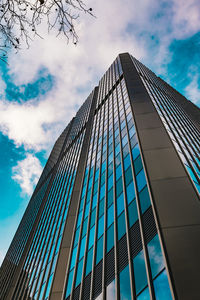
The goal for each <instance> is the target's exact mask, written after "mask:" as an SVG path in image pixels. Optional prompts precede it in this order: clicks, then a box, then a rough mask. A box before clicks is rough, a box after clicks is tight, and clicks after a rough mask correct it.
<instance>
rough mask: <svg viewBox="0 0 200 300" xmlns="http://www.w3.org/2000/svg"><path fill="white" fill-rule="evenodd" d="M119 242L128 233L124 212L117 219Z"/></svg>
mask: <svg viewBox="0 0 200 300" xmlns="http://www.w3.org/2000/svg"><path fill="white" fill-rule="evenodd" d="M117 229H118V240H120V239H121V237H122V236H123V235H124V234H125V233H126V224H125V215H124V212H123V213H122V214H121V215H120V216H119V217H118V218H117Z"/></svg>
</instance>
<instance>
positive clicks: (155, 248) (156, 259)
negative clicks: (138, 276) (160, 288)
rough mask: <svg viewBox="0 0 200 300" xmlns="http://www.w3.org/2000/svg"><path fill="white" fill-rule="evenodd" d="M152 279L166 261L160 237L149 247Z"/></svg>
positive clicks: (151, 242)
mask: <svg viewBox="0 0 200 300" xmlns="http://www.w3.org/2000/svg"><path fill="white" fill-rule="evenodd" d="M147 247H148V253H149V260H150V265H151V272H152V277H153V278H154V277H155V276H156V275H157V274H158V273H159V272H160V271H161V270H162V269H163V268H164V261H163V255H162V251H161V247H160V241H159V237H158V235H156V236H155V237H154V238H153V239H152V240H151V241H150V242H149V243H148V245H147Z"/></svg>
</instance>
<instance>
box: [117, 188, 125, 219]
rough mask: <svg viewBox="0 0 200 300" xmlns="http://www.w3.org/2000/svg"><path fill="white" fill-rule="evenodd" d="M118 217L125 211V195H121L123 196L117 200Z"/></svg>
mask: <svg viewBox="0 0 200 300" xmlns="http://www.w3.org/2000/svg"><path fill="white" fill-rule="evenodd" d="M116 202H117V215H118V216H119V215H120V214H121V212H122V211H123V210H124V194H123V193H121V195H120V196H119V197H118V198H117V201H116Z"/></svg>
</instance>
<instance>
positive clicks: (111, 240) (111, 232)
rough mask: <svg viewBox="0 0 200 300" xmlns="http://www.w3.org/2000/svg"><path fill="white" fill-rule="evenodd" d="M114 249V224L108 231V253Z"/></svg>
mask: <svg viewBox="0 0 200 300" xmlns="http://www.w3.org/2000/svg"><path fill="white" fill-rule="evenodd" d="M112 247H114V224H112V225H111V226H110V227H109V228H108V230H107V252H109V251H110V249H112Z"/></svg>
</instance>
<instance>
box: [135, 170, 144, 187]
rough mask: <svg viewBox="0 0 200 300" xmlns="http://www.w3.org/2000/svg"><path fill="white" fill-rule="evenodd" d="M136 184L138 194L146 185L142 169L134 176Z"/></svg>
mask: <svg viewBox="0 0 200 300" xmlns="http://www.w3.org/2000/svg"><path fill="white" fill-rule="evenodd" d="M136 182H137V187H138V192H140V191H141V190H142V189H143V187H144V186H145V185H146V178H145V174H144V169H142V170H141V171H140V172H139V173H138V175H137V176H136Z"/></svg>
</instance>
